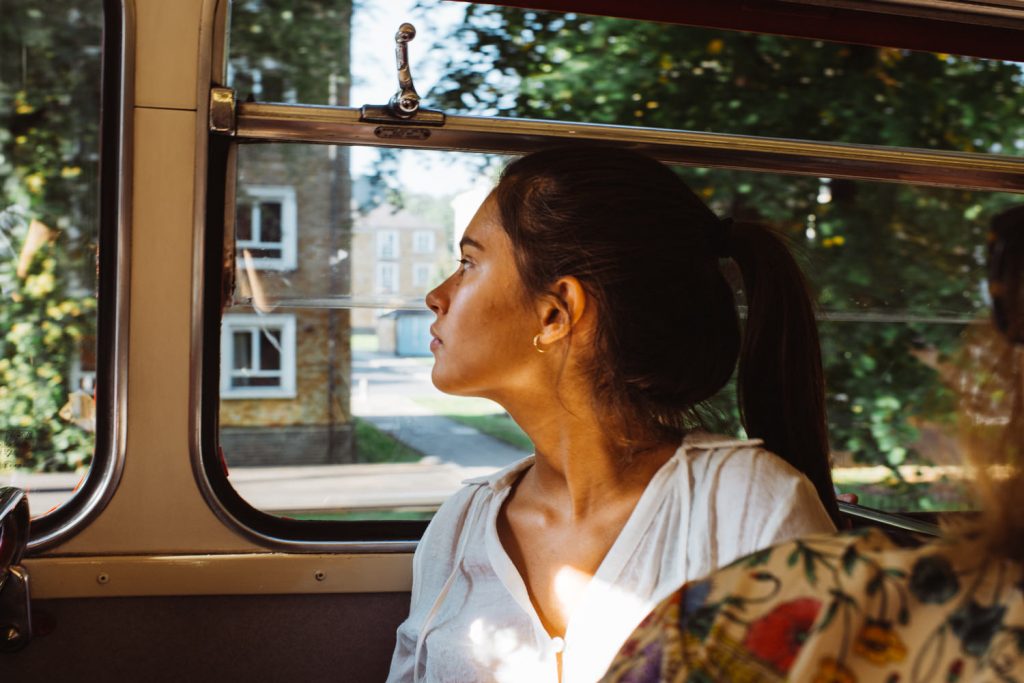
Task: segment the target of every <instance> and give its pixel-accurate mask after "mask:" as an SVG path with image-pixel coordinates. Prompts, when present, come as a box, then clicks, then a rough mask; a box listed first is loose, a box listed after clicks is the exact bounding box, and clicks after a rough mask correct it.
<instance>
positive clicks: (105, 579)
mask: <svg viewBox="0 0 1024 683" xmlns="http://www.w3.org/2000/svg"><path fill="white" fill-rule="evenodd" d="M109 581H110V574H107V573H106V572H104V573H102V574H100V575H99V576H97V577H96V583H108V582H109Z"/></svg>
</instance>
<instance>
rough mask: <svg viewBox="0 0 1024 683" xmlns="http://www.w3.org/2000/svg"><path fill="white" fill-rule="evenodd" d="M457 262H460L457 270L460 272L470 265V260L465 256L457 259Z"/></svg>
mask: <svg viewBox="0 0 1024 683" xmlns="http://www.w3.org/2000/svg"><path fill="white" fill-rule="evenodd" d="M456 263H457V264H459V267H458V269H457V270H458V272H460V273H461V272H462V271H464V270H465V269H466V268H468V267H469V266H470V263H469V260H468V259H464V258H460V259H459V260H457V261H456Z"/></svg>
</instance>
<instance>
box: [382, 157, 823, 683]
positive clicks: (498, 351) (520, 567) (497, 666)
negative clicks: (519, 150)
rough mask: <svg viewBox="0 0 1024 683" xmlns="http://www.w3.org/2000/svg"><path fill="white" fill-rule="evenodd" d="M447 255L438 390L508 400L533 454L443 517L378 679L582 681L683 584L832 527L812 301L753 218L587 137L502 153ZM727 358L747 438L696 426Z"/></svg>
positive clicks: (432, 297) (726, 371) (463, 494)
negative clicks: (736, 287)
mask: <svg viewBox="0 0 1024 683" xmlns="http://www.w3.org/2000/svg"><path fill="white" fill-rule="evenodd" d="M461 249H462V258H461V260H460V262H459V268H458V270H457V271H456V272H455V274H453V275H452V276H451V277H450V278H448V279H447V280H446V281H445V282H444V283H443V284H441V285H440V286H439V287H437V288H436V289H435V290H433V291H432V292H430V293H429V294H428V295H427V305H428V306H429V307H430V309H431V310H432V311H434V313H435V314H436V316H437V320H436V322H435V323H434V325H433V327H432V328H431V332H432V335H433V337H434V339H433V341H432V342H431V349H432V351H433V353H434V356H435V364H434V369H433V374H432V377H433V381H434V384H435V385H436V386H437V387H438V388H440V389H441V390H443V391H446V392H448V393H452V394H460V395H467V396H482V397H486V398H489V399H492V400H494V401H496V402H498V403H499V404H501V405H502V406H503V407H504V408H505V409H506V410H507V411H508V412H509V414H510V415H511V416H512V417H513V419H515V421H516V422H517V423H518V424H519V425H520V426H521V427H522V428H523V430H524V431H525V432H526V433H527V434H528V435H529V436H530V438H531V439H532V441H533V443H534V444H535V446H536V454H535V455H534V456H532V457H530V458H527V459H525V460H523V461H521V462H519V463H516V464H514V465H512V466H510V467H509V468H507V469H505V470H504V471H502V472H499V473H497V474H495V475H494V476H490V477H484V478H480V479H475V480H470V481H469V482H467V486H466V487H465V488H464V489H462V490H461V491H460V492H458V493H457V494H456V495H455V496H453V497H452V498H451V499H450V500H448V501H447V502H446V503H445V504H444V505H443V506H442V508H441V509H440V510H439V511H438V513H437V515H436V516H435V517H434V520H433V521H432V522H431V524H430V527H429V528H428V529H427V532H426V534H425V535H424V537H423V540H422V541H421V543H420V545H419V548H418V550H417V552H416V556H415V559H414V561H413V593H412V609H411V613H410V616H409V618H408V620H407V621H406V622H405V623H403V624H402V626H401V627H400V628H399V630H398V642H397V645H396V649H395V653H394V658H393V660H392V666H391V675H390V677H389V680H391V681H407V680H417V681H455V680H458V681H470V680H472V681H488V680H495V681H557V680H562V681H593V680H595V679H597V678H598V677H599V676H600V675H601V674H602V673H603V672H604V671H605V669H606V668H607V666H608V664H609V663H610V661H611V658H612V656H613V655H614V653H615V651H616V650H617V649H618V647H619V646H620V645H621V644H622V643H623V642H624V640H625V638H626V637H627V636H628V635H629V633H630V631H632V629H633V628H634V627H635V626H636V625H637V624H638V623H639V622H640V620H641V619H642V618H643V617H644V615H645V614H646V613H647V612H648V611H649V610H650V609H651V607H653V606H654V605H655V604H657V602H658V601H659V600H660V599H661V598H663V597H665V596H666V595H668V594H669V593H670V592H671V591H673V590H675V589H676V588H677V587H678V586H679V585H680V584H681V583H682V582H683V581H685V580H686V579H688V578H694V577H699V576H703V575H704V574H706V573H707V572H708V571H710V570H712V569H714V568H715V567H717V566H719V565H722V564H724V563H727V562H730V561H732V560H733V559H735V558H737V557H740V556H742V555H744V554H746V553H749V552H752V551H754V550H757V549H759V548H763V547H765V546H768V545H770V544H772V543H775V542H778V541H781V540H784V539H789V538H792V537H795V536H797V535H800V534H806V533H811V532H815V531H827V530H832V529H833V528H834V527H833V521H832V520H833V519H834V518H835V516H836V515H837V509H836V505H835V500H834V493H833V490H832V484H831V480H830V475H829V464H828V445H827V436H826V427H825V414H824V407H823V386H822V374H821V360H820V352H819V348H818V337H817V332H816V328H815V324H814V316H813V310H812V306H811V303H810V301H809V299H808V296H807V293H806V289H805V286H804V281H803V278H802V276H801V274H800V272H799V269H798V268H797V266H796V264H795V263H794V262H793V259H792V257H791V256H790V255H789V253H788V251H787V250H786V248H785V247H784V246H783V245H782V244H781V243H780V242H779V240H778V239H777V238H776V237H775V236H774V235H773V234H772V233H770V232H769V231H768V230H766V229H765V228H763V227H760V226H757V225H747V224H742V223H736V224H732V223H731V222H730V221H721V220H719V219H718V218H717V217H716V216H715V215H714V214H713V213H712V212H711V211H710V210H709V209H708V208H707V207H706V206H705V205H704V204H703V202H701V201H700V200H699V199H698V198H697V197H696V195H694V194H693V192H691V191H690V190H689V189H688V188H687V187H686V186H685V185H684V184H683V183H682V182H681V181H680V180H679V178H678V176H676V175H675V174H674V173H673V172H672V171H671V170H669V169H668V168H666V167H665V166H663V165H661V164H660V163H657V162H655V161H653V160H651V159H649V158H647V157H644V156H641V155H638V154H635V153H631V152H628V151H623V150H615V149H610V148H602V147H594V146H578V147H570V148H564V149H555V150H549V151H544V152H539V153H535V154H532V155H529V156H527V157H524V158H522V159H519V160H517V161H514V162H512V163H511V164H510V165H509V166H508V167H507V168H506V169H505V171H504V173H503V174H502V177H501V180H500V182H499V183H498V185H497V187H496V188H495V189H494V191H493V192H492V193H491V195H490V196H489V197H488V199H487V200H486V201H485V202H484V203H483V205H482V206H481V207H480V209H479V211H478V212H477V214H476V216H475V217H474V218H473V220H472V221H471V222H470V224H469V226H468V227H467V229H466V232H465V236H464V237H463V239H462V242H461ZM722 258H732V259H734V260H735V261H736V262H737V263H738V264H739V267H740V270H741V272H742V275H743V280H744V294H745V296H746V301H747V306H748V316H747V320H746V324H745V331H744V334H743V335H742V336H741V333H740V324H739V320H738V315H737V309H736V304H735V301H734V297H733V291H732V288H731V287H730V286H729V285H728V284H727V282H726V280H725V278H724V277H723V275H722V274H721V272H720V271H719V260H720V259H722ZM737 358H738V359H739V379H738V386H739V393H740V405H741V408H742V412H743V417H744V424H745V426H746V430H747V433H748V434H749V435H750V436H751V437H753V440H749V441H741V440H736V439H733V438H728V437H717V436H713V435H709V434H704V433H700V432H697V431H695V430H694V427H695V426H696V425H697V424H698V422H699V421H698V420H697V418H696V413H695V408H697V407H699V406H700V404H701V403H702V402H703V401H705V400H706V399H708V398H710V397H711V396H713V395H714V394H715V393H716V392H717V391H718V390H719V389H721V388H722V387H723V386H724V385H725V384H726V382H727V381H728V380H729V378H730V376H731V375H732V373H733V371H734V369H735V367H736V364H737ZM776 454H777V455H776ZM830 515H831V517H832V519H830Z"/></svg>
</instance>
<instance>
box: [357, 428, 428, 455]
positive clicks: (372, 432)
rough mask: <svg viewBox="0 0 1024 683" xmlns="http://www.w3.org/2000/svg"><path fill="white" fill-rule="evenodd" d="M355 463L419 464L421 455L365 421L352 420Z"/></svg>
mask: <svg viewBox="0 0 1024 683" xmlns="http://www.w3.org/2000/svg"><path fill="white" fill-rule="evenodd" d="M353 422H355V431H356V433H355V438H356V462H360V463H383V462H419V461H420V459H421V458H422V457H423V454H422V453H420V452H419V451H417V450H415V449H413V448H410V447H408V446H406V445H405V444H404V443H402V442H401V441H399V440H397V439H395V438H394V437H392V436H390V435H388V434H385V433H384V432H382V431H380V430H379V429H377V428H376V427H374V426H373V425H372V424H370V423H369V422H367V421H366V420H362V419H360V418H358V417H357V418H354V419H353Z"/></svg>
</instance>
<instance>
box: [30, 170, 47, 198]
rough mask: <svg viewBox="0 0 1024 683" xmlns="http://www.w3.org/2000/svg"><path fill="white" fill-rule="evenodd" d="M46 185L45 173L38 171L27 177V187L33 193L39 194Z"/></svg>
mask: <svg viewBox="0 0 1024 683" xmlns="http://www.w3.org/2000/svg"><path fill="white" fill-rule="evenodd" d="M45 185H46V178H44V177H43V174H42V173H40V172H38V171H36V172H35V173H33V174H32V175H30V176H26V177H25V187H27V188H28V191H29V192H31V193H32V194H39V193H40V192H42V191H43V187H45Z"/></svg>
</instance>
